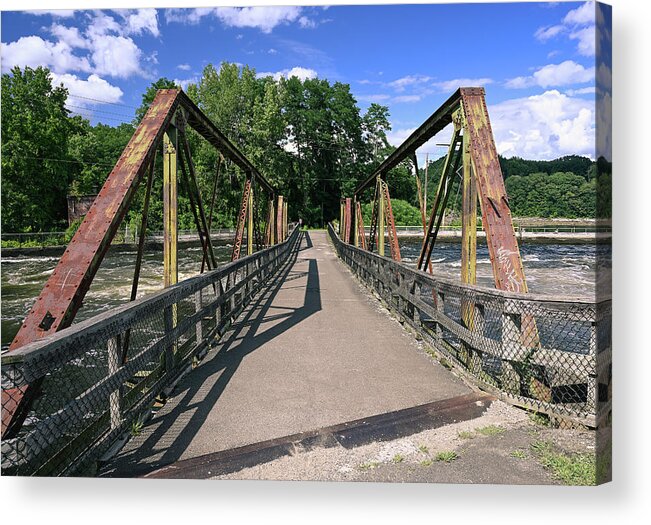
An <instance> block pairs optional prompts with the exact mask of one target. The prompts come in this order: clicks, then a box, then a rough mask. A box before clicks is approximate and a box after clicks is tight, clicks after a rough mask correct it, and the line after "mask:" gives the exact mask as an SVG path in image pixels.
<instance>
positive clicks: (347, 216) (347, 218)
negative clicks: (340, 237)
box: [344, 197, 352, 244]
mask: <svg viewBox="0 0 651 525" xmlns="http://www.w3.org/2000/svg"><path fill="white" fill-rule="evenodd" d="M351 201H352V199H351V198H350V197H346V208H345V210H344V242H345V243H347V244H350V226H351V223H352V203H351Z"/></svg>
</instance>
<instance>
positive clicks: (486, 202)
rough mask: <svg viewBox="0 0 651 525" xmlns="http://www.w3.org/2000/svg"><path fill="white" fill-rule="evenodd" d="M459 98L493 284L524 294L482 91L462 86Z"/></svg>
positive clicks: (521, 275) (512, 231)
mask: <svg viewBox="0 0 651 525" xmlns="http://www.w3.org/2000/svg"><path fill="white" fill-rule="evenodd" d="M461 99H462V104H463V111H464V116H465V129H464V132H465V133H468V134H469V137H468V138H469V140H470V146H469V148H470V151H469V154H470V159H471V162H472V169H473V173H474V174H475V179H476V182H477V193H478V195H479V199H480V203H481V213H482V222H483V225H484V230H485V231H486V240H487V243H488V252H489V254H490V258H491V262H492V267H493V276H494V279H495V286H496V288H498V289H500V290H508V291H511V292H522V293H526V292H527V282H526V280H525V277H524V269H523V267H522V258H521V257H520V250H519V248H518V241H517V239H516V236H515V231H514V229H513V221H512V219H511V209H510V208H509V201H508V197H507V195H506V189H505V187H504V178H503V177H502V170H501V168H500V163H499V159H498V157H497V148H496V147H495V140H494V139H493V132H492V130H491V125H490V120H489V118H488V110H487V108H486V100H485V97H484V90H483V89H482V88H464V89H462V90H461Z"/></svg>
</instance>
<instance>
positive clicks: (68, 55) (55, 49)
mask: <svg viewBox="0 0 651 525" xmlns="http://www.w3.org/2000/svg"><path fill="white" fill-rule="evenodd" d="M14 66H20V67H25V66H29V67H32V68H35V67H38V66H45V67H48V68H50V69H51V70H52V71H54V72H56V73H64V72H66V71H71V70H73V71H84V72H90V71H91V66H90V64H89V62H88V59H87V58H85V57H79V56H76V55H74V54H73V52H72V48H71V47H70V46H69V45H68V44H66V43H65V42H63V41H59V42H57V43H53V42H50V41H48V40H43V39H42V38H41V37H39V36H24V37H21V38H19V39H18V40H16V41H15V42H10V43H9V44H4V43H3V44H2V70H3V71H8V70H10V69H11V68H13V67H14Z"/></svg>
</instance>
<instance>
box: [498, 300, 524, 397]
mask: <svg viewBox="0 0 651 525" xmlns="http://www.w3.org/2000/svg"><path fill="white" fill-rule="evenodd" d="M501 343H502V352H501V353H502V378H501V379H502V390H504V391H505V392H508V393H510V394H514V395H518V396H519V395H520V393H521V387H520V384H521V377H520V374H519V373H518V371H517V370H516V369H515V367H514V366H513V364H512V363H511V361H517V360H519V359H521V358H522V357H524V356H523V354H522V345H521V341H520V316H519V315H517V314H512V313H508V312H506V311H503V312H502V341H501Z"/></svg>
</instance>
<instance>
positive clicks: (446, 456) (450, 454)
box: [434, 450, 459, 463]
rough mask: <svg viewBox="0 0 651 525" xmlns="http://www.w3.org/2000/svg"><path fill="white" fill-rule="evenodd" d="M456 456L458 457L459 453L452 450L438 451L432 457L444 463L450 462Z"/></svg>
mask: <svg viewBox="0 0 651 525" xmlns="http://www.w3.org/2000/svg"><path fill="white" fill-rule="evenodd" d="M458 458H459V454H457V453H456V452H454V451H453V450H450V451H445V452H439V453H438V454H436V456H435V457H434V459H435V460H436V461H444V462H445V463H451V462H452V461H454V460H455V459H458Z"/></svg>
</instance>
